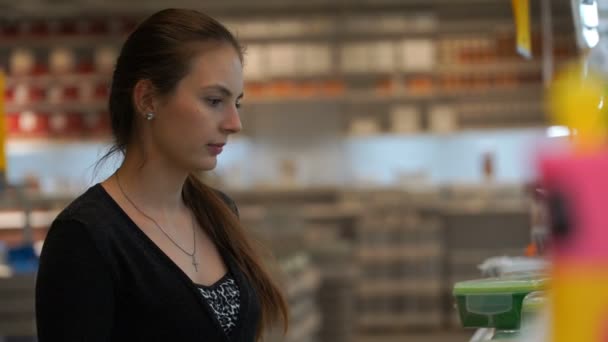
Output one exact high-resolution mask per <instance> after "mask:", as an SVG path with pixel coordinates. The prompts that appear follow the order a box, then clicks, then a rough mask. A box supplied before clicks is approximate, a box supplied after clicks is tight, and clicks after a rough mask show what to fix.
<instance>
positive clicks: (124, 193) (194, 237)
mask: <svg viewBox="0 0 608 342" xmlns="http://www.w3.org/2000/svg"><path fill="white" fill-rule="evenodd" d="M114 175H115V176H116V184H118V188H119V189H120V192H122V195H123V196H125V198H126V199H127V201H129V203H131V205H132V206H133V208H135V209H136V210H137V211H139V213H140V214H142V215H143V216H144V217H145V218H147V219H148V220H150V221H152V222H153V223H154V225H156V227H157V228H158V229H160V231H161V232H162V233H163V234H164V235H165V236H166V237H167V239H169V241H171V242H172V243H173V244H174V245H175V246H176V247H177V248H179V249H180V250H181V251H182V252H184V254H186V255H187V256H189V257H190V258H192V266H194V270H195V271H196V272H198V262H196V229H194V218H192V241H193V242H194V249H193V251H192V252H188V251H186V250H185V249H184V248H182V246H180V245H179V244H178V243H177V242H175V240H173V238H171V236H170V235H169V234H167V232H165V230H164V229H163V228H162V227H161V226H160V224H158V222H156V220H155V219H153V218H152V217H150V216H149V215H147V214H146V213H145V212H144V211H143V210H141V209H139V207H138V206H137V205H135V203H134V202H133V201H132V200H131V199H130V198H129V196H127V193H126V192H125V191H124V190H123V188H122V185H120V179H119V178H118V172H117V173H115V174H114Z"/></svg>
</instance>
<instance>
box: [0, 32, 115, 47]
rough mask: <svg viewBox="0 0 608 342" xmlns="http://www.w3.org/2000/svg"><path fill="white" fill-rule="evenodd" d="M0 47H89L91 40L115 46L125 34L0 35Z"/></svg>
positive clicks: (97, 43) (99, 43)
mask: <svg viewBox="0 0 608 342" xmlns="http://www.w3.org/2000/svg"><path fill="white" fill-rule="evenodd" d="M0 38H1V39H0V48H13V47H15V46H22V47H25V46H27V47H28V48H51V47H56V46H62V47H69V48H78V47H89V46H91V42H95V44H96V45H104V46H105V45H107V46H117V45H120V44H121V43H122V42H123V40H125V39H126V35H112V34H83V35H80V34H76V35H70V36H62V35H45V36H32V35H20V36H19V37H16V38H9V37H6V36H0Z"/></svg>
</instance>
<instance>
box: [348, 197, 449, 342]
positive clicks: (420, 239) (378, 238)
mask: <svg viewBox="0 0 608 342" xmlns="http://www.w3.org/2000/svg"><path fill="white" fill-rule="evenodd" d="M359 196H360V199H361V203H362V206H363V208H365V210H364V211H363V213H364V214H363V216H362V218H361V221H360V224H359V238H358V240H359V241H358V246H357V254H358V262H359V265H360V272H361V273H360V281H359V284H358V286H357V297H358V300H357V305H358V307H357V312H358V317H357V320H358V322H357V327H358V331H359V333H362V334H365V335H374V334H377V333H381V334H385V333H389V334H391V333H397V332H403V330H408V329H419V328H423V329H435V328H438V327H439V326H440V324H441V313H442V305H441V291H440V289H441V264H442V252H441V251H442V246H441V224H440V220H439V216H438V215H437V209H436V208H435V205H434V204H433V203H431V202H429V201H426V200H424V201H420V200H418V199H417V195H410V194H408V193H407V192H405V191H388V190H387V191H372V192H368V193H364V192H361V193H359ZM433 202H434V201H433ZM435 203H436V202H435Z"/></svg>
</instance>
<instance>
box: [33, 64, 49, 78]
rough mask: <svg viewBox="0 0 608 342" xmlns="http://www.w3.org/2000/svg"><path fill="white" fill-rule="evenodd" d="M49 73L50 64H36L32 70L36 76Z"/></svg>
mask: <svg viewBox="0 0 608 342" xmlns="http://www.w3.org/2000/svg"><path fill="white" fill-rule="evenodd" d="M48 73H49V66H48V65H46V64H36V65H34V69H33V70H32V74H33V75H36V76H40V75H45V74H48Z"/></svg>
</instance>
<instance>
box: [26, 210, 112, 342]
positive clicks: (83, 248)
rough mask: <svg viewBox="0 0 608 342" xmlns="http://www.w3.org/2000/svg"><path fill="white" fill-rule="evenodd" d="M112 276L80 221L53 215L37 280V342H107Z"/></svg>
mask: <svg viewBox="0 0 608 342" xmlns="http://www.w3.org/2000/svg"><path fill="white" fill-rule="evenodd" d="M113 291H114V290H113V281H112V276H111V273H110V270H109V267H108V265H107V264H106V263H104V260H103V258H102V257H101V254H100V253H99V249H98V247H97V246H96V245H95V244H94V243H93V240H92V237H91V236H90V235H89V233H88V231H87V230H86V228H85V227H84V225H83V224H82V223H79V222H77V221H72V220H56V221H55V222H53V225H52V227H51V229H50V230H49V234H48V236H47V238H46V240H45V242H44V245H43V248H42V253H41V256H40V267H39V270H38V275H37V280H36V322H37V329H38V341H39V342H50V341H66V342H71V341H87V342H92V341H110V340H111V331H112V324H113V312H114V293H113Z"/></svg>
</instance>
